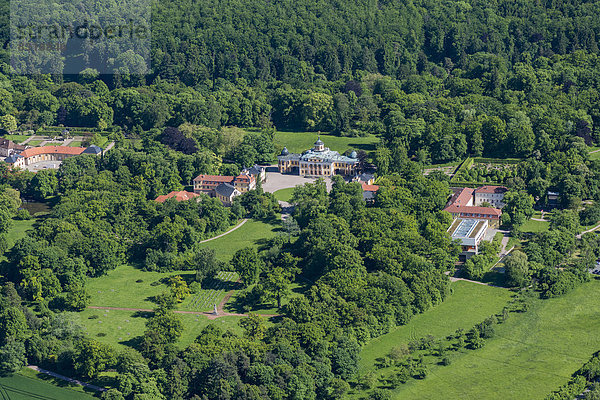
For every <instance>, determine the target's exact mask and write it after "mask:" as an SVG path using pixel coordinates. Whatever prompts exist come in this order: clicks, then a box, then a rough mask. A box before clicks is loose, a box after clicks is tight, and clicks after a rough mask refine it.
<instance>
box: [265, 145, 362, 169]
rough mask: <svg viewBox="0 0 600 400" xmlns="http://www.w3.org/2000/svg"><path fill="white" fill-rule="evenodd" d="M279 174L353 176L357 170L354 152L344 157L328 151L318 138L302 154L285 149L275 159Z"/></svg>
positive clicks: (356, 159)
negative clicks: (277, 162) (277, 163)
mask: <svg viewBox="0 0 600 400" xmlns="http://www.w3.org/2000/svg"><path fill="white" fill-rule="evenodd" d="M277 159H278V160H279V172H281V173H282V174H288V173H291V174H298V175H304V176H332V175H353V174H355V173H356V171H357V169H358V164H359V163H358V158H357V155H356V151H353V152H352V153H351V154H350V157H346V156H343V155H341V154H340V153H338V152H337V151H333V150H330V149H329V148H328V147H325V144H324V143H323V142H322V141H321V139H320V138H319V139H318V140H317V141H316V142H315V145H314V147H313V148H312V149H310V150H307V151H305V152H304V153H302V154H296V153H290V152H289V151H288V149H287V148H286V147H284V148H283V150H282V151H281V154H280V155H279V156H278V157H277Z"/></svg>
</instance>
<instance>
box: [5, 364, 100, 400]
mask: <svg viewBox="0 0 600 400" xmlns="http://www.w3.org/2000/svg"><path fill="white" fill-rule="evenodd" d="M33 376H36V378H34V377H33ZM46 379H48V380H50V381H52V382H53V383H54V384H56V385H61V386H64V387H65V388H61V387H57V386H55V385H54V384H51V383H48V382H44V381H43V380H46ZM71 387H72V388H73V389H69V388H71ZM0 398H1V399H10V400H31V399H61V400H87V399H90V400H91V399H93V398H94V397H92V396H90V395H88V394H86V393H83V388H81V387H73V386H72V385H70V384H69V383H67V382H64V381H58V380H56V379H51V378H49V377H47V376H46V375H42V374H36V373H35V372H34V371H31V372H30V371H29V370H26V369H24V370H23V371H22V374H15V375H12V376H3V377H0Z"/></svg>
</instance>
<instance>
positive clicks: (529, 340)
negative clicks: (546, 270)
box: [394, 280, 600, 400]
mask: <svg viewBox="0 0 600 400" xmlns="http://www.w3.org/2000/svg"><path fill="white" fill-rule="evenodd" d="M599 298H600V280H595V281H592V282H589V283H587V284H585V285H582V286H581V287H579V288H577V289H576V290H574V291H573V292H571V293H568V294H567V295H565V296H563V297H560V298H557V299H549V300H536V301H535V302H534V304H533V306H532V307H531V308H530V310H529V311H527V312H525V313H522V314H511V316H510V317H509V319H508V320H507V321H506V322H505V323H504V324H501V325H498V326H497V327H496V336H495V337H494V338H492V339H489V340H488V341H487V343H486V345H485V347H484V348H482V349H479V350H473V351H471V350H468V351H465V352H464V353H459V354H458V355H456V358H455V359H454V361H453V362H452V364H451V365H449V366H445V367H442V366H439V367H438V366H436V367H433V368H431V369H430V371H429V375H428V376H427V378H426V379H424V380H411V381H409V382H408V383H407V384H405V385H402V386H400V388H399V389H397V390H396V391H395V392H394V398H395V399H407V398H410V399H502V400H506V399H544V398H545V397H546V395H548V394H549V393H550V392H552V391H553V390H556V389H558V387H560V386H561V385H563V384H565V383H566V382H567V381H568V380H569V379H570V377H571V374H572V373H574V372H575V371H576V370H578V369H579V368H580V367H581V366H582V365H583V364H584V363H585V362H586V361H587V360H588V359H589V358H590V357H591V356H592V354H593V353H594V352H596V351H598V350H600V335H599V334H598V332H600V302H598V299H599Z"/></svg>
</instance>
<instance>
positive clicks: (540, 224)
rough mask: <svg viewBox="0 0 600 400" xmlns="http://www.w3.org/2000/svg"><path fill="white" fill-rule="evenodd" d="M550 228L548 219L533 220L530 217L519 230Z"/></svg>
mask: <svg viewBox="0 0 600 400" xmlns="http://www.w3.org/2000/svg"><path fill="white" fill-rule="evenodd" d="M549 228H550V222H548V221H534V220H532V219H530V220H527V221H526V222H525V223H524V224H523V225H522V226H521V231H523V232H531V233H537V232H545V231H547V230H548V229H549Z"/></svg>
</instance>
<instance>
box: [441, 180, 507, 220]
mask: <svg viewBox="0 0 600 400" xmlns="http://www.w3.org/2000/svg"><path fill="white" fill-rule="evenodd" d="M477 190H478V189H475V190H474V189H471V188H463V189H461V190H460V191H459V192H458V193H456V194H455V195H454V196H452V198H451V199H450V202H449V203H448V205H447V206H446V208H444V211H448V212H449V213H450V214H452V216H453V217H454V218H463V219H480V220H481V219H483V220H487V221H488V222H489V225H490V226H498V225H499V223H500V217H501V216H502V211H501V210H500V209H498V208H493V207H481V206H477V205H475V200H474V198H475V192H476V191H477ZM480 204H481V203H480ZM490 204H491V203H490Z"/></svg>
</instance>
